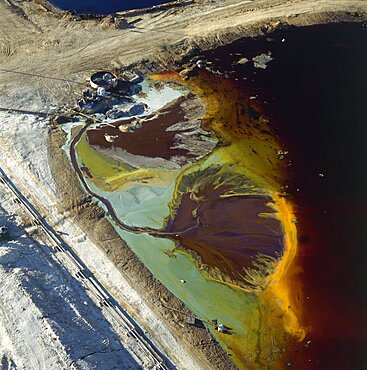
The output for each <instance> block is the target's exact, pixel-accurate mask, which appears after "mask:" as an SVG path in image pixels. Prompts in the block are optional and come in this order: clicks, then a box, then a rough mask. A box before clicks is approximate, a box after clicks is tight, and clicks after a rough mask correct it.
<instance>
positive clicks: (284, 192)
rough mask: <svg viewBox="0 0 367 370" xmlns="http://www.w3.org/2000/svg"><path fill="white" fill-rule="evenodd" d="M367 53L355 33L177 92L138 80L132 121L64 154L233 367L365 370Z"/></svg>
mask: <svg viewBox="0 0 367 370" xmlns="http://www.w3.org/2000/svg"><path fill="white" fill-rule="evenodd" d="M366 45H367V30H366V28H365V27H364V25H363V24H359V23H355V24H349V23H345V24H330V25H319V26H311V27H304V28H288V29H282V30H278V31H276V32H275V33H272V34H269V35H267V36H264V37H258V38H248V39H241V40H238V41H236V42H234V43H232V44H230V45H226V46H223V47H220V48H217V49H214V50H209V51H206V52H205V53H204V57H203V62H202V63H199V64H200V67H194V68H193V69H192V70H191V72H190V76H189V78H184V77H183V75H182V73H181V74H180V73H179V71H165V72H164V73H161V74H156V75H153V76H146V81H144V83H143V84H142V91H141V92H140V93H139V96H135V97H134V99H136V101H137V102H139V101H140V102H142V101H144V104H146V107H147V109H146V112H145V113H142V114H141V115H140V116H138V117H136V116H134V117H127V118H125V119H123V120H115V121H113V122H110V123H109V124H108V125H107V124H100V125H90V126H84V127H83V128H82V129H81V131H79V133H78V135H77V136H75V135H74V136H73V140H72V141H71V143H70V156H71V159H72V162H73V166H74V169H75V170H76V172H77V174H78V176H79V178H80V180H81V182H82V184H83V186H84V188H85V189H86V191H87V192H89V193H90V194H91V195H93V196H94V197H95V199H97V200H98V201H99V204H100V205H101V207H103V208H104V209H105V210H106V211H108V217H109V219H110V221H111V223H112V224H113V225H114V227H115V228H116V230H117V232H118V233H119V234H120V235H121V237H122V238H123V239H124V240H125V241H126V242H127V243H128V245H129V246H130V248H131V249H132V250H133V251H134V252H135V253H136V255H137V256H138V257H139V258H140V259H141V260H142V261H143V263H144V265H145V266H146V267H147V268H148V269H149V270H150V271H151V272H152V273H153V275H154V276H155V277H156V278H157V279H159V280H160V281H161V282H162V283H163V284H164V285H165V286H166V287H167V288H168V289H169V290H170V291H171V292H172V293H173V294H175V295H176V296H177V297H178V298H179V299H181V300H182V301H183V302H184V303H185V305H186V306H187V307H188V308H189V309H190V310H191V311H192V312H193V313H194V314H195V315H197V316H199V317H200V318H202V319H203V320H204V321H205V322H206V326H207V328H208V330H210V331H211V332H212V334H213V335H214V336H215V338H216V339H217V340H218V341H219V342H220V343H221V345H222V346H223V347H224V348H225V350H226V351H227V352H228V354H229V355H230V358H231V359H232V361H233V362H234V363H235V364H236V365H237V366H238V367H239V368H240V369H265V368H269V369H285V368H287V369H288V368H290V369H297V370H303V369H336V370H338V369H362V368H364V365H365V364H364V359H365V357H364V355H363V338H364V336H363V335H364V333H363V330H361V329H360V328H361V327H363V313H364V308H365V307H366V286H365V280H366V279H365V277H366V276H365V274H364V271H365V268H366V263H365V261H366V252H365V244H366V241H367V240H366V239H367V233H366V231H365V230H366V228H365V222H366V216H367V215H366V213H367V212H366V206H367V176H366V173H367V171H366V164H365V161H364V158H366V156H367V126H366V122H365V117H366V116H367V111H366V107H367V105H366V104H365V98H366V94H365V86H367V74H366V72H365V65H367V48H366ZM193 65H195V63H193ZM157 102H158V103H157ZM212 320H217V323H219V324H222V325H224V326H225V327H226V328H227V332H225V333H223V332H220V331H218V330H217V329H218V328H217V327H216V325H215V324H214V323H213V324H211V322H212Z"/></svg>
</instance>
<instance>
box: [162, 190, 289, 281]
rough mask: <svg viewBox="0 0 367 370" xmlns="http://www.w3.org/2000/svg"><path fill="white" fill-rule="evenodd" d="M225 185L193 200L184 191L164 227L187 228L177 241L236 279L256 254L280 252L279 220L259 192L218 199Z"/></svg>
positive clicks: (172, 229) (272, 254)
mask: <svg viewBox="0 0 367 370" xmlns="http://www.w3.org/2000/svg"><path fill="white" fill-rule="evenodd" d="M225 190H228V189H225V188H224V187H219V188H217V189H213V188H212V187H208V188H207V189H205V191H204V192H202V193H201V194H198V198H199V199H200V200H198V201H193V199H192V198H191V197H190V195H189V194H187V193H186V194H184V195H183V197H182V201H181V204H180V207H179V209H178V212H177V215H176V216H175V218H174V220H173V222H172V221H171V222H170V223H169V224H168V228H167V230H168V231H170V232H175V230H185V229H186V230H188V231H186V232H185V233H182V234H180V237H179V241H180V244H181V245H182V246H184V247H186V248H187V249H188V250H194V251H195V252H197V253H198V255H199V256H200V257H201V259H202V261H203V263H205V264H207V265H209V266H211V267H217V268H219V269H220V271H222V272H224V273H226V274H227V275H228V276H230V277H232V278H235V279H237V280H243V278H242V276H243V275H244V271H243V269H244V268H246V267H251V266H252V262H253V261H254V258H255V257H256V256H257V255H258V254H266V255H269V256H273V257H276V252H278V253H279V254H280V252H281V245H282V233H281V230H280V224H279V221H278V220H276V219H275V218H272V217H259V214H261V213H266V214H271V213H272V212H273V211H272V209H271V208H270V207H268V206H267V203H268V202H269V201H270V199H267V198H266V197H264V196H260V195H248V196H240V197H232V198H220V195H221V194H223V193H224V192H225Z"/></svg>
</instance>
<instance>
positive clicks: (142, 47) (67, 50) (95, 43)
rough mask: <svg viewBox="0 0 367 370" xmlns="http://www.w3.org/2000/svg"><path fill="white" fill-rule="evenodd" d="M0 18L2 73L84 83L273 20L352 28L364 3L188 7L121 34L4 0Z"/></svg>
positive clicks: (320, 0) (60, 97)
mask: <svg viewBox="0 0 367 370" xmlns="http://www.w3.org/2000/svg"><path fill="white" fill-rule="evenodd" d="M0 14H1V17H0V67H1V68H2V69H7V70H12V69H14V70H18V71H23V72H27V73H34V74H36V75H42V76H52V77H58V78H66V77H67V79H68V80H70V79H71V80H75V81H79V82H83V81H85V79H86V78H88V76H89V75H90V73H91V72H92V71H95V70H96V69H101V68H107V69H111V68H121V67H123V66H126V65H128V64H131V63H134V62H139V61H141V60H142V59H145V60H147V59H154V60H157V57H158V59H160V60H161V63H162V64H167V63H169V62H170V58H169V57H168V59H167V53H165V52H166V51H167V50H174V53H172V54H171V55H175V58H180V57H182V56H183V55H184V54H185V53H186V52H188V51H189V50H191V49H192V48H193V47H197V46H199V47H203V48H207V47H210V46H211V45H214V44H218V43H225V42H227V41H228V40H232V39H235V38H238V37H239V36H242V35H246V34H257V33H259V29H260V28H261V27H264V26H266V25H267V26H270V27H271V24H274V21H276V20H281V21H285V22H287V23H290V24H295V25H303V24H312V23H320V22H326V21H336V20H338V19H350V20H358V19H361V17H363V16H365V15H366V14H367V4H366V2H365V1H363V0H349V1H343V2H341V1H338V0H333V1H327V0H317V1H314V0H306V1H305V0H291V1H284V0H256V1H235V0H217V1H210V2H209V1H208V2H202V1H193V2H192V4H189V5H186V6H181V7H174V6H173V7H170V8H168V9H167V8H162V10H160V9H159V8H158V9H156V10H155V11H152V12H148V13H145V14H144V13H142V14H139V13H138V14H137V13H136V12H126V13H121V15H119V16H118V18H119V19H120V20H121V19H124V20H126V22H128V23H129V24H130V25H128V26H127V28H124V29H120V28H118V27H117V25H118V23H119V21H116V22H114V18H113V17H104V18H101V19H98V20H95V19H91V20H80V19H78V18H77V17H73V16H71V15H65V14H64V15H58V16H55V15H54V14H52V13H51V12H46V11H45V8H44V7H42V6H40V5H39V4H37V3H36V2H35V1H30V2H23V1H16V0H6V1H5V0H3V1H1V2H0ZM120 23H122V22H120ZM125 24H126V23H125ZM168 55H170V54H168ZM0 86H1V88H2V91H3V94H4V93H8V94H14V93H15V91H17V93H18V95H19V91H20V90H21V91H22V93H21V95H22V96H23V97H24V96H25V95H27V93H30V92H29V91H27V90H28V87H29V86H31V87H32V95H33V97H34V94H35V93H36V94H40V96H41V97H42V98H43V99H44V100H46V101H47V102H50V103H52V104H57V103H61V102H63V103H65V100H67V99H69V100H70V99H71V96H70V93H71V92H73V91H75V87H76V86H75V85H74V84H72V83H69V82H65V83H63V82H62V81H56V80H45V79H42V78H40V77H31V76H26V75H14V74H13V73H9V72H1V74H0ZM19 89H20V90H19ZM18 97H19V96H18ZM20 98H21V97H20ZM72 98H74V96H72ZM20 101H23V103H25V102H26V101H27V99H18V103H20Z"/></svg>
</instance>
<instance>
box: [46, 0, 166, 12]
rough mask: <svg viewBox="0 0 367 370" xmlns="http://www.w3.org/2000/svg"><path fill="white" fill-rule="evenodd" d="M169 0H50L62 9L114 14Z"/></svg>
mask: <svg viewBox="0 0 367 370" xmlns="http://www.w3.org/2000/svg"><path fill="white" fill-rule="evenodd" d="M167 2H168V1H167V0H163V1H162V0H133V1H129V0H78V1H75V0H50V3H51V4H53V5H54V6H56V7H58V8H60V9H62V10H74V11H75V12H77V13H88V14H112V13H116V12H120V11H123V10H131V9H140V8H148V7H150V6H153V5H159V4H164V3H167Z"/></svg>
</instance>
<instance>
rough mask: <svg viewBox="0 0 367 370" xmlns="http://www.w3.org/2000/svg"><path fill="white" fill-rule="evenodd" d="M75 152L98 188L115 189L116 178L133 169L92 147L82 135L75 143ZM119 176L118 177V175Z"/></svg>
mask: <svg viewBox="0 0 367 370" xmlns="http://www.w3.org/2000/svg"><path fill="white" fill-rule="evenodd" d="M76 152H77V154H78V157H79V160H80V161H81V162H82V163H83V166H84V168H87V169H88V172H89V176H88V177H89V178H90V179H91V181H92V182H93V183H94V184H95V185H96V186H98V187H99V188H101V189H103V190H106V191H113V190H116V188H118V186H119V181H118V179H119V178H121V175H122V174H125V175H126V174H128V173H130V172H131V171H133V170H134V168H133V167H132V166H129V165H127V164H122V163H121V162H119V161H117V160H115V159H113V158H110V157H108V156H106V155H104V154H103V153H100V152H98V151H97V150H95V149H94V148H92V147H91V146H90V145H89V144H88V142H87V139H86V137H85V135H83V136H82V137H81V139H80V141H79V142H78V144H77V145H76ZM119 176H120V177H119Z"/></svg>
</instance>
